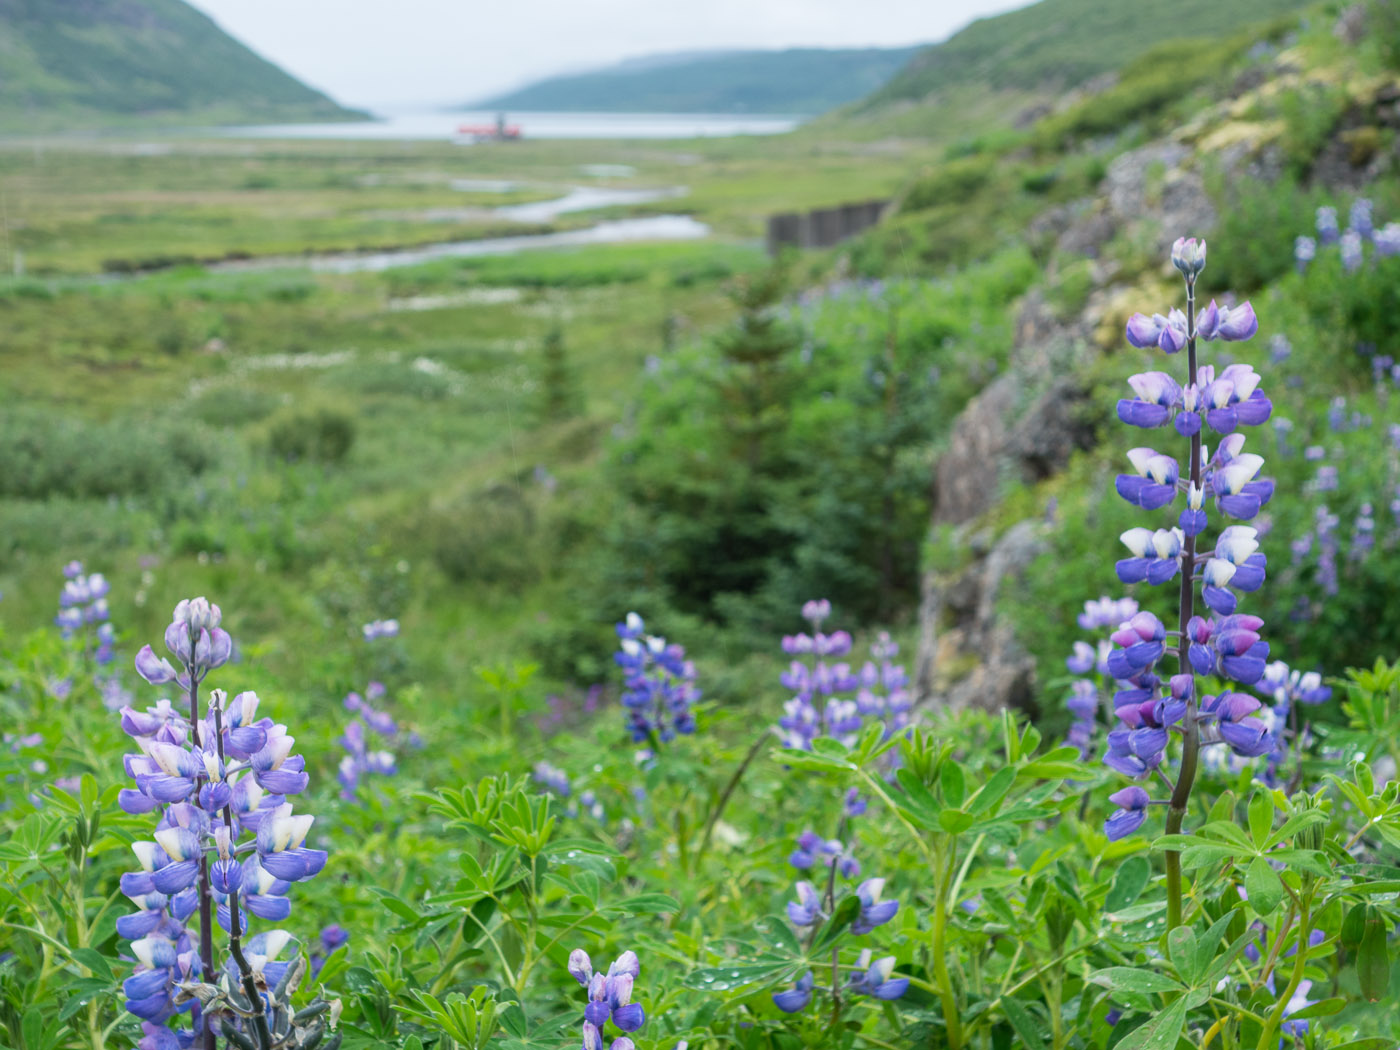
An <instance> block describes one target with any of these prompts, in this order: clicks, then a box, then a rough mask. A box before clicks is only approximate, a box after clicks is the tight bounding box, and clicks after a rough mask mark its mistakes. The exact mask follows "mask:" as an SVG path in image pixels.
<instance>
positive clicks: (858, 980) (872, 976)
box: [846, 948, 909, 1000]
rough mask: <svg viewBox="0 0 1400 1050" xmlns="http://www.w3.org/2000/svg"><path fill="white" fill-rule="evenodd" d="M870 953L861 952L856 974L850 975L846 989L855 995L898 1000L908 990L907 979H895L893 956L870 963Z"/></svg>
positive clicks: (868, 950)
mask: <svg viewBox="0 0 1400 1050" xmlns="http://www.w3.org/2000/svg"><path fill="white" fill-rule="evenodd" d="M873 954H874V953H873V952H871V950H870V949H869V948H866V949H864V950H862V951H861V953H860V958H859V960H858V961H857V963H856V967H857V969H856V972H854V973H853V974H851V978H850V981H849V982H848V983H847V985H846V988H847V990H848V991H850V992H853V993H855V994H856V995H869V996H871V997H873V998H875V999H886V1000H888V999H898V998H899V997H900V996H902V995H903V994H904V993H905V992H906V991H908V990H909V978H907V977H895V976H893V974H894V956H893V955H887V956H885V957H884V958H883V959H877V960H876V961H875V962H871V961H870V957H871V955H873Z"/></svg>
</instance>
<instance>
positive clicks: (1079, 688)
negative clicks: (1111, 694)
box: [1065, 678, 1099, 759]
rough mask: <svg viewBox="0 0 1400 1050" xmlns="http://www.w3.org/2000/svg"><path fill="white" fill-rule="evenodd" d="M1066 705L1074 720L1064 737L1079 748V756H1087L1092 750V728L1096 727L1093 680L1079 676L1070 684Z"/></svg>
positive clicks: (1096, 708) (1096, 700) (1096, 711)
mask: <svg viewBox="0 0 1400 1050" xmlns="http://www.w3.org/2000/svg"><path fill="white" fill-rule="evenodd" d="M1066 706H1067V707H1068V708H1069V711H1070V714H1072V715H1073V716H1074V721H1073V722H1072V723H1071V725H1070V730H1069V733H1068V735H1067V736H1066V738H1065V739H1066V741H1067V742H1068V743H1069V744H1070V745H1071V746H1073V747H1077V748H1079V757H1080V758H1082V759H1084V758H1088V757H1089V755H1090V754H1091V753H1092V752H1093V746H1094V730H1095V729H1096V728H1098V715H1099V691H1098V689H1097V688H1095V686H1094V683H1093V682H1091V681H1089V680H1088V679H1087V678H1081V679H1079V680H1078V681H1076V682H1075V683H1074V685H1073V686H1071V688H1070V695H1069V700H1068V701H1066Z"/></svg>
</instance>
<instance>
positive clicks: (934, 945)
mask: <svg viewBox="0 0 1400 1050" xmlns="http://www.w3.org/2000/svg"><path fill="white" fill-rule="evenodd" d="M948 838H949V841H950V844H951V852H950V853H949V855H948V864H947V867H946V868H945V869H944V870H943V871H942V872H941V873H940V876H939V884H938V890H937V892H936V893H935V894H934V900H933V926H932V929H931V930H930V931H929V933H930V937H929V948H930V950H931V951H932V953H933V975H934V979H935V980H936V981H937V983H938V998H939V1000H940V1002H941V1003H942V1006H943V1024H944V1026H945V1028H946V1035H947V1040H948V1050H959V1048H960V1047H961V1046H962V1041H963V1036H962V1023H961V1021H960V1020H959V1019H958V1002H957V997H956V996H955V995H954V994H953V979H952V977H951V976H950V975H949V973H948V953H947V951H946V950H945V948H944V943H943V938H944V935H945V934H946V932H947V928H948V890H949V888H950V887H951V884H952V881H953V872H954V870H955V869H956V868H957V863H958V844H957V839H956V838H954V837H953V836H951V835H950V836H948Z"/></svg>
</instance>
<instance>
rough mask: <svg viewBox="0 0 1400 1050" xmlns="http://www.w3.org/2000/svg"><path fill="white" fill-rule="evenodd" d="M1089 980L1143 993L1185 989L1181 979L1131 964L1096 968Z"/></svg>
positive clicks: (1116, 989) (1120, 989) (1103, 985)
mask: <svg viewBox="0 0 1400 1050" xmlns="http://www.w3.org/2000/svg"><path fill="white" fill-rule="evenodd" d="M1089 982H1090V983H1091V984H1097V985H1099V986H1100V987H1102V988H1108V989H1111V990H1113V991H1115V992H1137V993H1139V994H1142V995H1151V994H1153V993H1154V992H1180V991H1182V990H1183V985H1182V984H1181V982H1180V981H1177V980H1174V979H1173V978H1171V977H1168V976H1166V975H1165V974H1160V973H1156V972H1154V971H1152V970H1138V969H1135V968H1133V967H1131V966H1110V967H1108V968H1107V969H1105V970H1095V971H1094V972H1093V973H1091V974H1090V975H1089Z"/></svg>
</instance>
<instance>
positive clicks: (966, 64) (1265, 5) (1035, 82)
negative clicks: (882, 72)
mask: <svg viewBox="0 0 1400 1050" xmlns="http://www.w3.org/2000/svg"><path fill="white" fill-rule="evenodd" d="M1304 6H1306V4H1305V3H1304V2H1303V0H1232V2H1230V3H1228V4H1225V3H1220V2H1218V0H1179V2H1178V3H1172V4H1158V3H1144V2H1140V0H1136V2H1132V3H1112V4H1105V3H1103V2H1102V0H1042V2H1041V3H1037V4H1032V5H1031V6H1029V7H1026V8H1022V9H1021V10H1019V11H1012V12H1009V13H1008V14H1004V15H997V16H996V17H994V18H983V19H979V20H978V21H976V22H974V23H972V24H971V25H970V26H968V27H967V28H966V29H964V30H962V31H961V32H959V33H956V34H955V35H953V36H952V37H950V38H949V39H948V40H946V41H944V42H943V43H941V44H934V45H933V46H931V47H927V48H924V49H923V50H922V51H920V52H919V53H918V54H916V55H915V56H914V58H913V59H912V60H911V61H910V62H909V64H908V65H907V66H906V67H905V68H904V69H903V70H901V71H900V72H899V73H898V74H897V75H896V76H894V77H893V78H892V79H891V80H889V82H888V83H886V84H885V85H884V86H883V87H881V88H880V89H879V90H878V91H877V92H875V93H874V94H873V95H872V96H871V97H870V98H869V99H868V100H867V101H866V103H865V105H864V106H863V107H862V108H875V107H879V106H883V105H887V104H889V103H893V102H900V101H917V100H919V99H923V98H927V97H928V96H929V95H933V94H935V93H938V92H941V91H945V90H947V89H949V88H953V87H957V86H962V85H967V84H969V83H982V84H985V85H987V86H988V87H991V88H993V89H996V90H1018V89H1019V90H1025V89H1031V88H1037V87H1041V86H1044V85H1057V86H1060V87H1070V86H1073V85H1075V84H1079V83H1082V82H1083V81H1085V80H1088V79H1089V78H1090V77H1093V76H1096V75H1098V74H1100V73H1107V72H1110V71H1113V70H1117V69H1119V68H1120V67H1122V66H1123V65H1124V63H1129V62H1131V61H1132V60H1133V59H1134V58H1136V57H1137V56H1139V55H1142V54H1143V53H1145V52H1146V51H1147V50H1148V49H1150V48H1152V47H1154V46H1155V45H1157V44H1160V43H1161V42H1162V41H1164V40H1169V39H1175V38H1179V37H1211V36H1215V35H1217V34H1220V33H1228V32H1231V31H1233V30H1236V29H1239V28H1240V27H1242V26H1245V25H1248V24H1249V23H1251V22H1257V21H1259V20H1261V19H1266V18H1269V17H1272V16H1274V15H1280V14H1286V13H1288V12H1292V11H1297V10H1299V9H1301V8H1303V7H1304Z"/></svg>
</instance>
